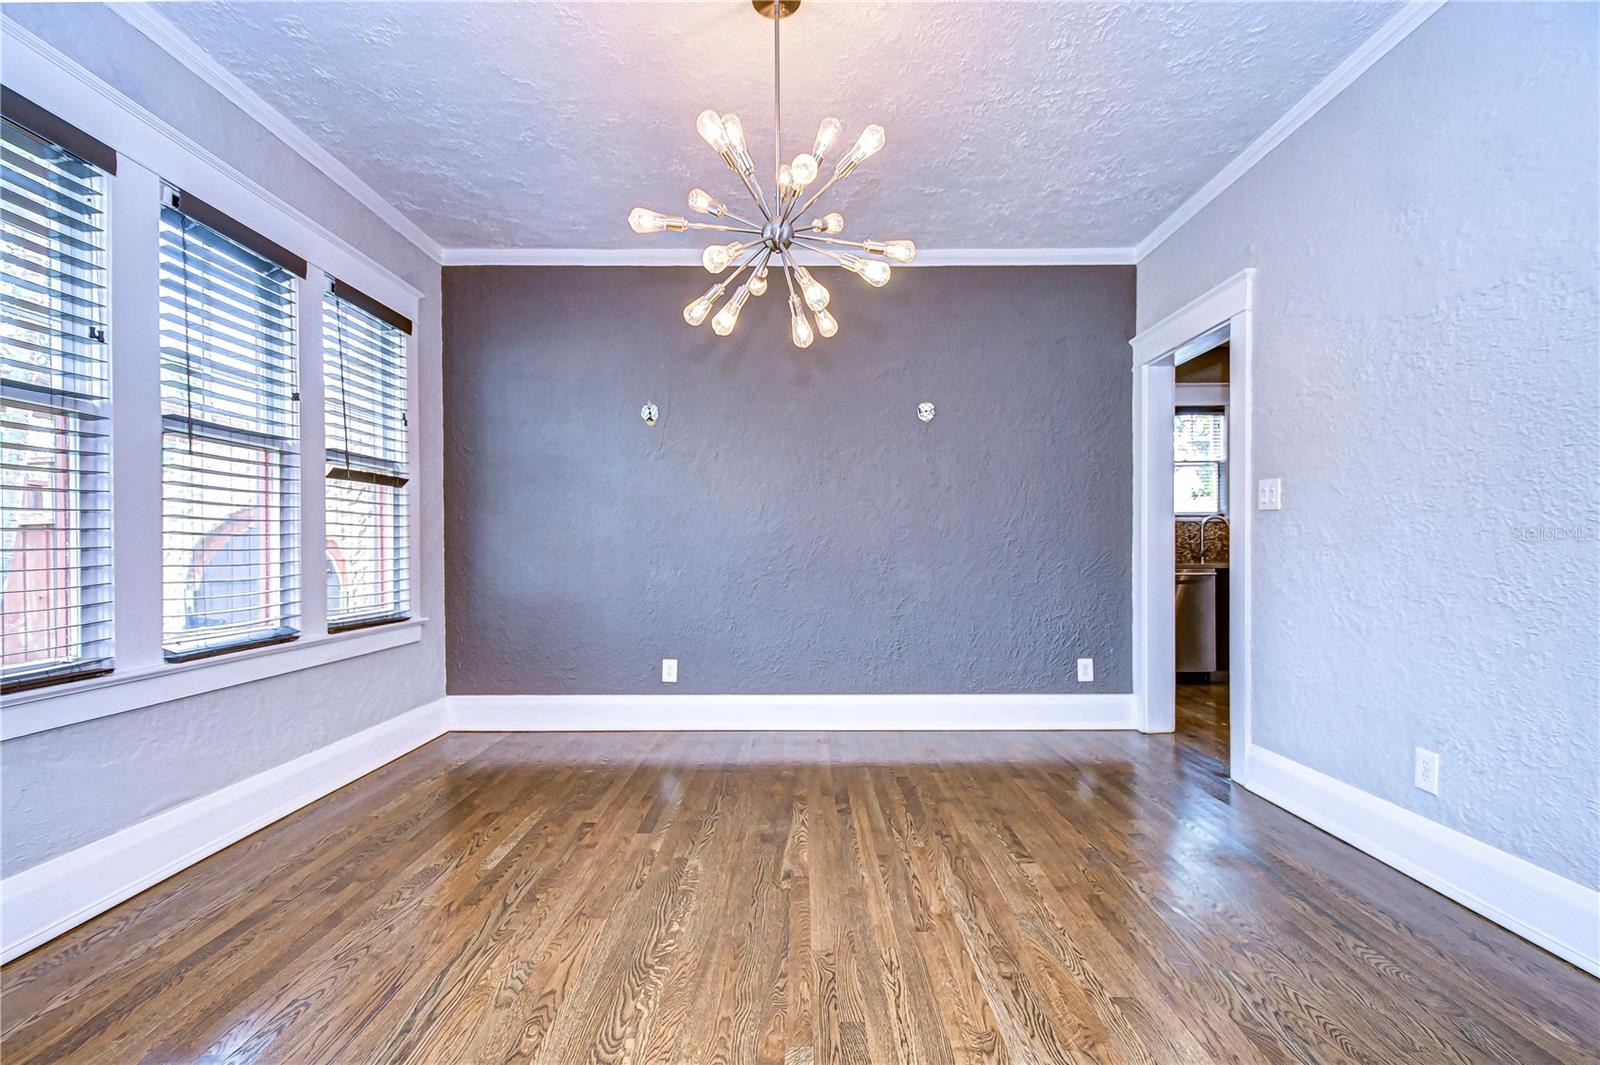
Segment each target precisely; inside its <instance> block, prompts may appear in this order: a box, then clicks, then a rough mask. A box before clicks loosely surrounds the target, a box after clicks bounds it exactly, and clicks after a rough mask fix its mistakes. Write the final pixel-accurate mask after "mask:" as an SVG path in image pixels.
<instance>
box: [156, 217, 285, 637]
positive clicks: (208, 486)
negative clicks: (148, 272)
mask: <svg viewBox="0 0 1600 1065" xmlns="http://www.w3.org/2000/svg"><path fill="white" fill-rule="evenodd" d="M179 205H180V206H187V202H186V198H185V199H180V200H179ZM194 213H199V212H198V211H196V212H186V211H184V210H180V209H177V208H174V207H172V206H165V207H163V208H162V211H161V412H162V478H161V480H162V493H161V495H162V527H161V533H162V543H161V547H162V589H163V593H162V594H163V610H162V645H163V648H164V650H165V653H166V657H167V658H168V659H169V660H176V659H184V658H190V657H196V656H199V655H205V654H212V653H217V652H219V651H227V650H234V649H237V648H241V647H249V646H256V645H259V644H262V643H270V642H276V641H281V640H285V639H292V638H293V637H294V636H295V634H296V633H297V631H298V624H299V613H300V610H299V605H300V558H299V535H298V532H299V530H298V509H297V504H298V497H299V479H298V453H297V449H298V434H299V416H298V410H297V407H298V403H299V394H298V392H297V388H298V385H297V377H296V375H297V367H296V362H295V279H294V276H293V274H292V273H291V272H290V271H289V270H287V269H285V268H284V267H283V266H280V265H279V264H278V263H276V262H274V261H272V260H271V259H268V258H266V257H264V256H262V255H260V254H257V253H256V252H255V251H253V250H251V249H250V248H247V247H245V246H244V245H243V244H241V243H238V242H237V241H235V240H233V239H230V237H228V236H225V235H223V233H221V232H219V231H218V229H216V228H214V227H213V226H211V225H207V224H205V223H203V222H201V221H198V220H197V219H196V218H195V217H192V214H194ZM206 213H207V214H210V213H212V212H211V211H210V209H207V211H206Z"/></svg>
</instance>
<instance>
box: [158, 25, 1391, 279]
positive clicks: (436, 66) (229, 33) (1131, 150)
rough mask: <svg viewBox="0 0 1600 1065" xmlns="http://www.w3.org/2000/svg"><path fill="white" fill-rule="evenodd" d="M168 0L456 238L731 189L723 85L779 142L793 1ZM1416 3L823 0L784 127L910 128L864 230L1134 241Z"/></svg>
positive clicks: (520, 237)
mask: <svg viewBox="0 0 1600 1065" xmlns="http://www.w3.org/2000/svg"><path fill="white" fill-rule="evenodd" d="M160 11H161V13H162V14H164V15H165V16H166V17H167V18H169V19H170V20H171V21H172V22H173V23H175V24H176V25H177V26H178V27H179V28H180V29H182V30H183V31H184V32H186V33H187V34H188V35H189V36H191V37H192V38H193V39H194V40H195V42H196V43H197V44H199V45H200V46H201V47H202V48H204V49H205V50H206V51H208V52H209V53H211V54H212V55H213V56H215V57H216V58H217V60H219V61H220V62H221V63H222V64H223V65H224V66H226V67H227V68H228V69H230V70H232V71H233V72H234V73H235V74H237V75H238V76H239V77H240V78H241V79H242V80H243V81H244V82H245V83H246V84H247V85H249V86H250V87H251V88H253V89H254V90H255V91H256V92H257V93H259V94H260V95H261V96H262V97H264V98H265V99H266V100H268V101H269V102H270V103H272V104H273V105H274V106H276V107H277V108H278V109H279V110H281V111H282V112H283V113H284V114H285V115H287V116H288V117H289V118H290V119H292V120H293V121H295V122H296V123H298V124H299V125H300V126H301V127H303V128H304V129H305V130H306V131H307V132H308V133H309V134H310V135H311V136H312V137H313V138H315V139H316V140H318V141H319V142H321V143H322V144H323V145H324V146H325V147H326V148H328V149H329V150H330V151H331V152H332V153H333V154H334V155H335V156H337V157H338V158H339V159H340V160H341V161H342V162H343V163H345V164H346V165H347V166H349V167H350V168H351V169H352V170H354V171H355V172H356V173H357V174H359V175H360V176H361V177H362V178H363V179H365V180H366V181H367V182H368V183H369V184H370V185H372V186H373V188H375V189H377V190H378V191H379V192H380V193H382V194H383V195H384V196H385V197H386V198H388V199H389V200H390V201H391V202H392V203H394V204H395V205H396V206H397V207H399V208H400V209H401V210H402V211H404V212H405V213H406V214H407V215H409V216H410V217H411V218H412V219H414V220H415V221H416V222H417V223H418V224H419V225H420V226H421V227H422V228H423V229H424V230H425V231H426V232H427V233H428V234H429V235H430V236H432V237H433V238H434V239H436V240H437V241H439V242H440V243H441V244H442V245H444V246H446V247H554V248H563V247H565V248H575V247H584V248H615V247H637V246H638V245H639V241H640V238H638V237H635V236H634V235H633V234H632V233H631V232H630V231H629V229H628V227H627V223H626V218H627V213H628V209H629V208H630V207H632V206H633V205H635V204H638V203H643V204H647V205H651V206H655V207H658V208H660V209H664V210H668V211H677V210H679V209H680V208H681V206H682V204H683V197H684V194H685V193H686V192H687V191H688V190H689V189H690V188H691V187H692V186H694V185H696V184H703V185H705V186H706V187H707V188H708V189H710V190H711V191H712V192H714V193H718V194H723V195H727V196H730V197H732V196H733V194H734V192H735V190H736V189H737V185H736V184H735V182H734V179H733V177H732V175H731V174H729V173H728V172H727V171H726V170H725V169H723V167H722V164H721V163H720V161H719V160H718V159H717V158H716V157H715V156H714V155H713V154H712V153H711V152H710V150H709V149H707V148H706V146H705V144H704V143H703V142H702V141H701V140H700V139H699V138H698V137H697V136H696V135H695V132H694V120H695V116H696V115H697V114H698V113H699V112H700V111H701V110H702V109H704V108H706V107H715V108H718V109H719V110H725V111H736V112H738V113H739V114H740V116H741V117H742V118H743V120H744V123H745V129H746V132H747V134H748V136H749V139H750V142H751V150H752V153H753V154H754V155H755V157H756V159H757V160H758V162H762V163H764V164H765V168H766V169H770V166H771V164H770V162H767V160H770V159H771V151H772V141H771V131H772V117H771V116H772V23H771V22H769V21H767V20H765V19H762V18H759V17H758V16H757V15H756V14H755V13H754V12H753V11H752V10H751V9H750V7H749V6H748V5H747V4H745V3H743V2H742V0H724V2H717V3H692V4H676V3H662V4H648V3H630V4H620V3H616V4H612V3H576V4H573V3H560V4H557V3H322V2H315V3H185V4H163V5H162V6H161V8H160ZM1393 11H1394V5H1392V4H1383V3H1241V4H1232V3H1190V4H1172V5H1169V4H1135V3H1106V4H1101V3H1055V4H1048V5H1045V4H1025V3H943V2H938V3H829V2H822V0H806V2H805V4H804V6H803V7H802V8H801V9H800V11H799V13H798V14H797V15H795V16H794V17H792V18H789V19H786V20H785V21H784V23H783V40H784V49H783V54H784V82H783V94H784V107H783V117H784V124H785V134H786V137H787V140H786V142H785V145H786V147H785V152H786V154H787V155H791V156H792V155H793V154H794V153H795V152H798V151H801V150H804V149H805V148H807V147H809V145H810V141H811V137H812V135H813V134H814V132H815V130H816V125H817V122H818V121H819V120H820V119H821V118H823V117H824V116H826V115H835V116H837V117H838V118H839V119H841V120H842V121H843V122H844V124H845V130H846V133H845V136H846V138H850V139H853V138H854V136H855V134H856V132H857V131H859V130H860V128H861V127H862V126H863V125H865V124H867V123H869V122H878V123H881V124H882V125H883V126H885V127H886V128H887V130H888V135H889V140H888V147H887V148H885V149H884V151H883V153H882V154H881V155H879V156H877V157H875V158H873V159H871V160H869V161H868V163H867V164H866V165H864V166H863V167H862V168H861V169H860V170H859V171H857V173H856V174H855V175H853V176H852V177H851V178H850V179H849V180H848V181H847V182H844V183H842V184H841V185H840V186H839V187H838V188H837V189H835V191H834V192H832V193H830V194H829V204H830V205H831V206H834V207H836V208H837V209H839V210H841V211H843V212H844V214H845V216H846V217H847V218H848V219H850V220H851V226H850V229H851V231H852V232H853V233H855V234H857V235H862V234H866V235H878V236H910V237H913V238H914V239H916V240H917V241H918V243H919V244H921V245H922V246H924V247H938V248H1066V247H1112V246H1127V245H1132V244H1135V243H1137V242H1138V241H1139V240H1140V239H1141V238H1142V237H1144V236H1145V235H1146V234H1147V233H1149V231H1150V230H1151V229H1152V228H1153V227H1154V226H1155V225H1156V224H1157V223H1158V222H1160V221H1161V220H1162V219H1163V218H1165V217H1166V216H1167V215H1168V214H1169V213H1171V212H1172V210H1173V209H1174V208H1176V207H1177V206H1178V205H1179V204H1181V203H1182V202H1183V201H1184V200H1185V199H1186V198H1187V197H1188V196H1189V195H1190V194H1192V193H1193V192H1194V191H1195V190H1196V189H1198V188H1199V187H1200V186H1201V185H1202V184H1204V183H1205V181H1206V180H1207V179H1209V178H1210V177H1212V176H1213V175H1214V174H1216V173H1217V171H1218V170H1220V169H1221V168H1222V167H1223V166H1224V165H1225V164H1226V163H1227V162H1228V161H1229V160H1230V159H1231V158H1233V157H1234V156H1235V155H1237V154H1238V153H1239V151H1240V150H1241V149H1243V148H1244V147H1245V146H1246V145H1248V144H1249V143H1250V141H1252V140H1253V139H1254V138H1255V137H1256V136H1257V135H1259V134H1260V133H1262V132H1263V131H1264V130H1265V129H1266V128H1267V127H1268V126H1269V125H1271V124H1272V123H1273V122H1274V121H1275V120H1276V119H1277V118H1278V117H1279V116H1281V115H1282V114H1283V113H1284V112H1285V111H1286V110H1288V108H1289V107H1290V106H1291V105H1293V104H1294V103H1295V102H1296V101H1297V100H1299V99H1300V98H1301V97H1302V96H1304V95H1305V94H1306V92H1307V91H1309V90H1310V89H1311V87H1312V86H1314V85H1315V84H1316V83H1317V82H1318V81H1319V80H1320V79H1321V78H1322V77H1323V76H1324V75H1326V74H1327V73H1328V72H1329V71H1330V70H1332V69H1333V68H1334V67H1335V66H1337V65H1338V64H1339V62H1340V61H1341V60H1343V59H1344V58H1345V57H1346V56H1348V55H1349V54H1350V53H1351V52H1352V51H1354V50H1355V49H1356V47H1357V46H1358V45H1360V44H1361V43H1362V42H1363V41H1364V40H1366V38H1368V37H1369V36H1371V35H1372V33H1373V32H1374V31H1375V30H1376V29H1377V28H1378V27H1379V26H1380V25H1381V24H1382V23H1383V22H1384V20H1385V19H1387V18H1388V17H1389V16H1390V15H1391V14H1393ZM858 216H859V217H858Z"/></svg>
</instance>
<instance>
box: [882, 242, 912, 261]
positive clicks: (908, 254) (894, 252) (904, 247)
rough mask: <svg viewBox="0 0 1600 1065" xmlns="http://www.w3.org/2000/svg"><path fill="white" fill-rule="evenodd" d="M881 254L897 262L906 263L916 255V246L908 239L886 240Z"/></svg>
mask: <svg viewBox="0 0 1600 1065" xmlns="http://www.w3.org/2000/svg"><path fill="white" fill-rule="evenodd" d="M883 254H884V255H885V256H886V257H888V258H890V259H893V260H894V261H895V262H897V263H908V262H910V261H911V260H912V259H915V258H916V257H917V246H916V245H915V244H913V243H911V242H910V241H909V240H886V241H884V242H883Z"/></svg>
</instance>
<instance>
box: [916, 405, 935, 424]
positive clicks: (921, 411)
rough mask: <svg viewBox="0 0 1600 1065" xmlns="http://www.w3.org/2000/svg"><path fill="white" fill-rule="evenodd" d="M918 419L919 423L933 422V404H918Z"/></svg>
mask: <svg viewBox="0 0 1600 1065" xmlns="http://www.w3.org/2000/svg"><path fill="white" fill-rule="evenodd" d="M917 419H918V420H919V421H924V422H931V421H933V404H932V403H918V404H917Z"/></svg>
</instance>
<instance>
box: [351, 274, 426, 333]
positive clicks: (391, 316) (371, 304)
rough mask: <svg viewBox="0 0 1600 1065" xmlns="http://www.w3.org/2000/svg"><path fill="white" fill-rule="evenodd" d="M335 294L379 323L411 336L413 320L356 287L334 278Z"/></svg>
mask: <svg viewBox="0 0 1600 1065" xmlns="http://www.w3.org/2000/svg"><path fill="white" fill-rule="evenodd" d="M333 294H334V295H335V296H337V297H339V298H340V299H342V300H344V301H345V302H346V303H349V304H351V305H353V306H356V307H360V308H361V309H362V310H364V311H366V312H367V313H368V314H370V315H372V316H373V317H374V318H376V319H377V320H378V321H380V322H385V323H387V324H389V325H392V326H394V327H395V328H396V329H398V330H400V332H402V333H404V334H405V335H406V336H410V335H411V319H409V318H407V317H406V316H405V315H403V314H401V313H400V312H399V311H396V310H391V309H390V308H389V307H386V306H384V305H383V304H382V303H379V302H378V301H377V300H375V299H373V298H372V297H371V296H369V295H367V294H366V293H365V292H362V291H361V290H360V289H358V288H356V287H355V286H354V285H347V284H345V283H344V282H343V281H340V280H339V279H338V278H334V281H333Z"/></svg>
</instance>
